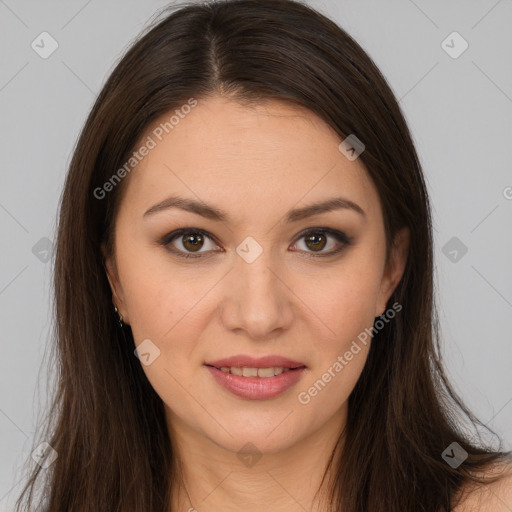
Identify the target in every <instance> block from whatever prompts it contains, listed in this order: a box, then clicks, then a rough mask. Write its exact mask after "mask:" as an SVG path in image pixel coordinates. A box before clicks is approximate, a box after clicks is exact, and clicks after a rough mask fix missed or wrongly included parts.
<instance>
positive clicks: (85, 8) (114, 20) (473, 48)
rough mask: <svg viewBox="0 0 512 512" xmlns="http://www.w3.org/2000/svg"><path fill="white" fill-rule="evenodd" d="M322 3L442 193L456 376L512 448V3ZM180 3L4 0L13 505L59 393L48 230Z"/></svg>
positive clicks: (8, 478)
mask: <svg viewBox="0 0 512 512" xmlns="http://www.w3.org/2000/svg"><path fill="white" fill-rule="evenodd" d="M309 3H310V5H312V6H314V7H317V8H319V9H320V10H321V11H322V12H324V13H325V14H327V15H329V16H331V17H333V18H334V19H335V20H336V21H337V22H338V23H339V24H340V25H341V26H342V27H343V28H345V29H346V30H347V31H348V32H349V33H350V34H351V35H352V36H353V37H355V39H356V40H357V41H358V42H359V43H360V44H361V45H362V46H363V48H364V49H365V50H366V51H367V52H368V53H369V54H370V55H371V56H372V58H373V59H374V60H375V62H376V63H377V65H378V66H379V67H380V69H381V70H382V72H383V73H384V75H385V76H386V78H387V79H388V81H389V83H390V85H391V87H392V89H393V91H394V92H395V94H396V96H397V97H398V98H399V99H400V105H401V107H402V109H403V111H404V113H405V115H406V118H407V121H408V123H409V125H410V128H411V131H412V133H413V137H414V139H415V142H416V144H417V149H418V152H419V154H420V158H421V161H422V164H423V166H424V171H425V175H426V179H427V183H428V187H429V190H430V193H431V198H432V204H433V215H434V228H435V233H434V234H435V250H436V269H437V281H438V292H437V296H438V301H439V306H440V320H441V326H442V335H443V354H444V357H445V364H446V367H447V370H448V375H449V376H450V377H451V379H452V382H453V384H454V386H455V388H456V390H457V391H458V392H459V393H460V394H461V396H462V397H463V398H464V399H465V401H466V403H467V404H468V405H469V406H470V407H471V408H472V410H473V411H474V412H475V413H476V414H477V416H478V417H479V418H480V419H481V420H482V421H484V422H486V423H488V425H489V426H491V428H493V429H494V430H495V431H496V432H497V433H498V434H500V435H502V436H503V438H504V441H505V447H506V449H512V382H511V381H512V379H511V375H512V371H511V370H512V363H511V361H512V336H511V332H512V315H511V313H512V270H511V265H510V264H511V262H512V237H511V236H510V235H511V233H512V230H511V224H512V199H511V198H512V170H511V162H512V139H511V135H512V58H511V50H512V31H511V30H510V27H511V26H512V1H511V0H500V1H495V0H485V1H484V0H481V1H467V0H464V1H462V0H461V1H450V2H447V1H441V0H436V1H432V0H430V1H428V2H427V1H426V0H415V1H412V0H394V1H390V0H387V1H382V0H380V1H377V0H374V1H361V0H359V1H357V2H356V1H349V0H347V1H345V0H338V1H335V0H330V1H329V0H324V1H311V2H309ZM165 4H166V2H162V1H147V2H143V1H142V0H139V1H135V0H131V1H126V0H124V1H121V0H110V1H103V2H100V1H98V0H90V1H88V2H87V1H74V0H73V1H67V2H65V3H64V2H56V1H35V0H34V1H27V0H25V1H17V2H15V1H14V0H5V1H3V0H0V31H1V32H0V33H1V34H2V39H3V41H2V45H1V46H0V54H1V57H2V63H3V64H2V66H1V68H0V107H1V110H2V116H1V118H0V123H1V134H2V136H1V137H0V155H1V179H2V185H1V189H0V230H1V239H2V252H1V274H0V308H1V309H0V311H1V313H0V314H1V325H2V340H1V354H2V357H1V358H0V440H1V443H0V512H1V511H5V510H11V508H12V504H13V502H14V498H15V496H16V495H17V492H18V490H19V486H18V487H16V484H17V483H18V482H19V480H20V478H22V477H23V474H22V473H21V469H20V466H21V464H22V463H23V462H24V460H25V459H26V458H27V457H29V456H30V453H31V451H32V448H33V438H34V433H35V431H36V426H37V424H38V414H40V409H41V406H42V405H44V404H45V399H46V396H47V382H48V377H47V374H46V369H45V366H44V365H45V364H46V361H47V360H48V359H49V356H48V355H45V354H47V350H48V349H47V347H48V344H49V338H50V328H51V321H52V320H51V311H52V306H51V297H50V291H51V287H50V285H51V272H50V271H51V265H50V263H45V262H44V259H45V249H47V247H48V242H47V241H45V240H44V239H45V238H47V239H49V240H50V241H54V240H55V224H56V211H57V206H58V201H59V195H60V192H61V188H62V184H63V180H64V176H65V173H66V168H67V165H68V163H69V160H70V156H71V152H72V150H73V146H74V143H75V141H76V138H77V135H78V133H79V130H80V128H81V126H82V124H83V122H84V120H85V116H86V115H87V113H88V111H89V109H90V108H91V106H92V103H93V101H94V98H95V96H96V94H97V93H98V92H99V90H100V88H101V86H102V84H103V82H104V80H105V77H106V76H107V75H108V74H109V72H110V71H111V70H112V68H113V65H114V63H115V61H116V60H117V58H118V57H119V56H120V55H121V53H122V52H123V51H124V50H125V49H126V48H127V46H128V45H129V44H130V41H131V40H132V39H133V38H134V37H135V36H136V35H137V33H138V32H139V31H140V30H141V29H142V28H143V27H144V26H145V25H146V23H147V22H148V21H149V19H150V18H151V16H152V15H153V14H154V13H155V11H156V10H157V9H158V8H159V7H162V6H163V5H165ZM43 31H47V32H49V33H50V34H51V36H52V37H53V38H54V39H55V40H56V41H57V42H58V45H59V46H58V49H57V50H56V51H55V52H54V53H53V54H52V55H51V56H50V57H49V58H47V59H43V58H41V57H40V56H39V55H38V54H37V53H36V52H35V51H34V50H33V49H32V47H31V43H32V41H34V40H35V39H36V38H37V37H38V36H39V34H41V32H43ZM453 31H457V32H459V33H460V34H461V36H462V37H463V38H464V39H465V40H466V41H467V43H468V44H469V47H468V48H467V50H466V51H465V52H464V53H462V54H461V55H460V56H459V57H458V58H452V57H451V56H450V55H449V54H448V53H447V52H446V51H445V49H444V48H445V46H444V45H442V42H443V41H444V40H445V39H446V38H447V36H448V35H449V34H451V33H452V32H453ZM452 39H453V38H452ZM460 43H461V42H460V41H457V40H456V39H455V40H454V42H453V43H452V42H451V39H450V38H449V39H448V41H447V43H446V44H448V45H450V46H452V48H451V50H450V49H449V51H451V52H454V51H457V50H459V49H460V48H461V44H460ZM46 48H48V46H46ZM453 237H456V238H457V239H458V241H457V240H455V241H453V240H451V239H452V238H453ZM41 239H43V241H41ZM450 240H451V241H450ZM36 244H37V245H36ZM45 244H46V245H45ZM446 244H448V245H446ZM461 244H463V245H464V246H465V247H467V253H466V254H464V255H462V252H461V250H460V248H461V247H462V245H461ZM34 246H36V249H34V251H33V248H34ZM454 250H455V251H457V254H456V253H454V252H453V251H454ZM454 259H455V261H454ZM486 439H487V438H486ZM490 441H492V439H490Z"/></svg>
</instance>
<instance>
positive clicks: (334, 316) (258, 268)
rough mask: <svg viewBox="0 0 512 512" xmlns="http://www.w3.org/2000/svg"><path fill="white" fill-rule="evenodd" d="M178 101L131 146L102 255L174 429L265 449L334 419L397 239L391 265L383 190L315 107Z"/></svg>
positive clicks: (356, 366)
mask: <svg viewBox="0 0 512 512" xmlns="http://www.w3.org/2000/svg"><path fill="white" fill-rule="evenodd" d="M177 110H180V109H179V108H178V109H177ZM180 112H181V115H180V116H179V122H176V119H177V118H176V119H174V123H175V124H173V125H172V129H169V126H171V125H170V124H168V125H167V131H168V132H169V133H166V131H165V130H164V129H162V125H161V123H165V122H168V121H169V118H170V116H171V115H172V114H173V113H174V112H171V113H169V114H168V115H165V116H163V117H162V118H160V119H158V120H157V121H156V122H155V123H153V124H152V125H151V126H150V128H149V129H148V130H147V132H146V133H145V134H144V135H143V136H142V137H141V139H140V144H139V145H137V147H136V148H135V149H138V148H139V147H140V146H142V145H143V144H146V145H147V147H149V146H151V148H150V149H149V150H148V151H147V155H146V156H145V157H144V158H143V159H142V160H141V161H140V163H139V164H138V165H137V166H136V167H135V168H134V169H133V170H131V172H130V174H129V175H128V176H127V177H126V178H124V179H127V180H128V183H126V185H127V189H126V191H125V192H126V193H125V196H124V197H123V200H122V204H121V207H120V211H119V214H118V217H117V221H116V228H115V229H116V231H115V263H116V267H114V266H113V263H114V262H113V261H112V260H111V259H107V269H108V271H109V277H110V281H111V284H112V286H113V289H114V290H115V293H116V295H115V296H114V301H115V303H116V305H117V307H118V309H119V312H120V313H121V314H122V315H123V319H124V321H125V323H128V324H129V325H130V326H131V329H132V332H133V336H134V339H135V344H136V345H137V346H138V347H139V348H138V351H139V352H140V354H139V356H140V359H141V363H142V365H143V369H144V371H145V373H146V375H147V377H148V379H149V381H150V382H151V384H152V386H153V387H154V389H155V391H156V392H157V393H158V395H159V396H160V397H161V398H162V400H163V402H164V404H165V406H166V411H167V419H168V422H169V426H170V432H172V433H176V435H190V436H195V437H196V438H201V439H203V440H204V439H207V440H210V441H212V442H213V443H215V444H216V445H217V446H220V447H224V448H226V449H228V450H231V451H233V452H237V451H238V450H240V448H241V447H242V446H244V445H245V444H246V443H249V442H250V443H252V444H253V445H254V446H255V447H256V448H257V449H258V450H259V451H261V452H263V453H265V452H267V453H273V452H277V451H281V450H285V449H286V448H289V447H292V446H293V445H296V444H297V443H300V442H301V441H303V440H305V439H306V438H308V436H311V435H312V434H313V433H315V432H318V431H319V430H322V429H327V428H328V426H329V425H331V426H335V428H336V429H338V428H339V427H340V426H342V425H343V422H344V418H345V417H346V411H347V399H348V397H349V395H350V393H351V391H352V389H353V388H354V386H355V384H356V382H357V380H358V378H359V376H360V374H361V371H362V369H363V366H364V364H365V361H366V357H367V354H368V350H369V346H370V341H371V338H370V337H369V336H368V332H369V329H370V328H371V327H372V326H373V323H374V317H376V316H379V315H381V314H382V313H384V312H385V311H386V302H387V300H388V298H389V296H390V295H391V293H392V291H393V289H394V288H395V287H396V285H397V283H398V281H399V279H400V277H401V275H402V272H403V267H404V264H405V254H406V245H407V241H406V237H402V239H401V240H402V242H403V243H401V245H399V246H398V248H397V250H396V251H394V252H393V256H392V259H391V260H390V261H389V262H388V264H387V265H386V262H385V247H386V244H385V234H384V224H383V217H382V212H381V207H380V202H379V198H378V194H377V191H376V189H375V187H374V185H373V183H372V181H371V180H370V179H369V177H368V175H367V172H366V170H365V168H364V166H363V164H362V162H361V160H360V159H355V160H349V159H348V158H347V157H346V156H345V154H343V153H342V152H341V151H340V150H339V148H338V146H339V144H340V142H341V139H340V138H339V137H338V136H337V134H336V133H335V132H334V131H332V129H331V128H329V127H328V126H327V125H326V124H325V123H324V122H323V121H321V120H320V119H319V118H318V117H316V116H315V115H314V114H313V113H311V112H310V111H308V110H305V109H301V108H298V107H295V106H290V104H287V103H283V102H278V101H275V100H272V101H269V102H267V103H266V104H264V105H260V106H257V107H245V106H241V105H240V104H238V103H235V102H234V101H232V100H226V99H222V98H221V97H219V96H214V97H211V98H209V99H205V100H199V101H198V102H197V104H196V106H194V107H193V108H190V109H188V108H186V109H182V110H180ZM184 112H188V113H187V114H186V115H185V114H184ZM148 136H149V137H150V139H151V140H152V141H153V142H154V144H153V142H150V139H148ZM160 139H161V140H160ZM153 145H154V147H152V146H153ZM171 197H172V198H174V202H175V203H174V204H175V206H174V207H166V205H165V201H168V200H169V198H171ZM177 198H179V201H177ZM332 200H339V203H338V207H336V208H333V209H331V210H330V211H327V210H325V211H323V210H322V209H321V208H319V209H318V210H315V209H312V208H311V206H312V205H314V204H320V203H325V202H327V201H332ZM342 200H343V201H345V202H346V203H343V202H342ZM169 204H170V202H169ZM169 204H168V205H167V206H169ZM344 204H345V206H344V207H343V205H344ZM157 205H160V206H157ZM347 205H348V206H347ZM311 213H312V215H309V214H311ZM221 215H222V218H220V217H221ZM177 230H183V231H181V232H180V233H179V234H173V233H174V232H176V231H177ZM187 255H188V256H190V257H188V258H187V257H186V256H187ZM389 307H390V308H391V306H389ZM398 314H399V313H398ZM391 321H392V320H391ZM365 329H367V331H365ZM134 357H135V356H134ZM262 358H265V359H262ZM226 359H231V360H230V361H229V360H228V361H222V360H226ZM214 367H222V368H223V369H216V368H214ZM291 368H294V369H291ZM281 372H282V373H281ZM272 375H273V376H272ZM171 435H172V434H171Z"/></svg>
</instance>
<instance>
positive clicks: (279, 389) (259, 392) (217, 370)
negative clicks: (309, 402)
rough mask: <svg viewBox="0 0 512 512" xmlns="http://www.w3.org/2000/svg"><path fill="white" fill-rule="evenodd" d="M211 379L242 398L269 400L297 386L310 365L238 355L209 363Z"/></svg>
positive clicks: (283, 359) (280, 359) (280, 358)
mask: <svg viewBox="0 0 512 512" xmlns="http://www.w3.org/2000/svg"><path fill="white" fill-rule="evenodd" d="M205 367H206V368H207V370H209V372H210V375H211V376H212V377H213V378H214V380H215V381H216V382H217V383H218V384H220V385H221V386H222V387H223V388H225V389H227V390H228V391H230V392H231V393H233V394H234V395H237V396H238V397H240V398H245V399H250V400H268V399H270V398H274V397H277V396H279V395H280V394H281V393H284V392H285V391H286V390H287V389H289V388H291V387H292V386H294V385H295V384H296V383H297V382H298V381H299V380H300V379H301V377H302V374H303V372H304V371H305V370H306V365H304V364H303V363H301V362H299V361H294V360H292V359H288V358H285V357H280V356H265V357H258V358H256V357H251V356H245V355H238V356H233V357H229V358H226V359H218V360H216V361H209V362H207V363H205Z"/></svg>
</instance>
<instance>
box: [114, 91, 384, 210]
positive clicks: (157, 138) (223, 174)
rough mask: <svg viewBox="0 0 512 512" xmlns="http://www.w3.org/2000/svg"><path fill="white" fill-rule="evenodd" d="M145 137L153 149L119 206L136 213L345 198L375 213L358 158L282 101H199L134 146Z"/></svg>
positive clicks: (311, 117)
mask: <svg viewBox="0 0 512 512" xmlns="http://www.w3.org/2000/svg"><path fill="white" fill-rule="evenodd" d="M176 111H178V112H176ZM185 112H186V113H185ZM171 117H172V119H171ZM148 138H149V139H151V141H152V143H151V146H154V147H152V149H150V150H149V151H148V153H147V155H146V156H145V157H144V158H143V159H142V160H141V161H140V162H139V163H138V165H137V166H136V167H135V168H134V169H133V171H131V173H130V175H129V177H128V181H129V182H128V184H127V185H128V187H127V191H126V196H125V199H124V201H123V202H125V203H126V205H128V207H129V208H130V209H132V210H137V211H138V212H139V214H140V215H142V214H143V213H144V211H146V209H147V208H149V207H150V206H152V205H153V204H154V203H156V202H158V201H161V200H163V199H165V197H166V196H168V195H180V196H185V197H188V198H194V199H196V200H200V201H204V202H205V203H208V204H216V205H219V206H220V205H222V209H223V210H226V211H228V212H229V211H231V210H233V211H236V212H237V213H238V212H239V210H241V209H243V210H244V212H246V214H247V215H254V214H256V213H258V214H262V213H264V212H267V211H273V210H275V211H281V210H282V209H283V208H285V210H286V211H287V210H288V208H286V206H287V205H288V207H289V208H291V207H293V206H295V205H301V204H307V203H311V202H316V201H318V200H325V199H326V198H328V197H334V196H339V195H343V196H345V197H347V198H348V199H350V200H353V201H355V202H357V203H358V204H359V205H360V206H361V207H362V208H363V209H364V210H365V211H367V212H368V213H369V214H371V213H372V211H374V212H375V213H376V211H375V206H376V203H378V195H377V191H376V190H375V188H374V185H373V183H372V182H371V180H370V179H369V177H368V174H367V171H366V169H365V167H364V165H363V164H362V162H361V160H360V159H356V160H354V161H349V160H348V159H347V158H346V157H345V156H344V155H343V154H342V153H341V152H340V151H339V149H338V146H339V144H340V142H341V140H342V139H341V138H340V137H339V136H338V134H336V132H335V131H334V130H333V129H332V128H331V127H330V126H328V125H327V124H326V123H325V122H324V121H322V120H321V119H320V118H319V117H318V116H316V115H315V114H314V113H312V112H311V111H309V110H307V109H305V108H303V107H298V106H295V105H293V104H291V103H288V102H282V101H278V100H270V101H266V102H265V103H262V104H258V105H252V106H247V105H242V104H240V103H238V102H235V101H233V100H228V99H225V98H222V97H219V96H214V97H210V98H208V99H202V100H199V99H198V100H197V104H196V105H195V106H194V107H193V108H191V109H188V108H187V109H183V110H180V107H179V106H178V107H176V108H175V109H173V111H171V112H168V113H166V114H165V115H163V116H161V117H160V118H158V119H157V120H156V121H154V122H153V123H152V124H151V125H150V126H149V127H148V128H147V129H146V130H145V132H144V133H143V134H142V136H141V137H140V139H139V143H138V145H136V148H137V147H139V146H140V145H142V144H144V143H145V142H147V141H148V140H149V139H148ZM126 205H125V207H126ZM231 207H232V208H231Z"/></svg>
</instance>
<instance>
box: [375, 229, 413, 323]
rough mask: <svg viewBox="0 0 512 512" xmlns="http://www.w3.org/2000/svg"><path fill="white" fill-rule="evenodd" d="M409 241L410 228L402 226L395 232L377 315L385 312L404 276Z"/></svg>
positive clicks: (377, 304)
mask: <svg viewBox="0 0 512 512" xmlns="http://www.w3.org/2000/svg"><path fill="white" fill-rule="evenodd" d="M409 241H410V232H409V229H408V228H406V227H404V228H401V229H400V230H399V231H397V233H396V234H395V238H394V240H393V243H392V245H391V252H390V256H389V260H388V261H387V263H386V267H385V269H384V274H383V276H382V281H381V285H380V291H379V297H378V299H377V303H376V309H375V316H376V317H377V316H380V315H383V314H384V313H385V311H386V307H387V302H388V300H389V298H390V297H391V295H392V294H393V292H394V291H395V289H396V287H397V286H398V283H399V282H400V279H401V278H402V275H403V273H404V270H405V264H406V263H407V255H408V253H409Z"/></svg>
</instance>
